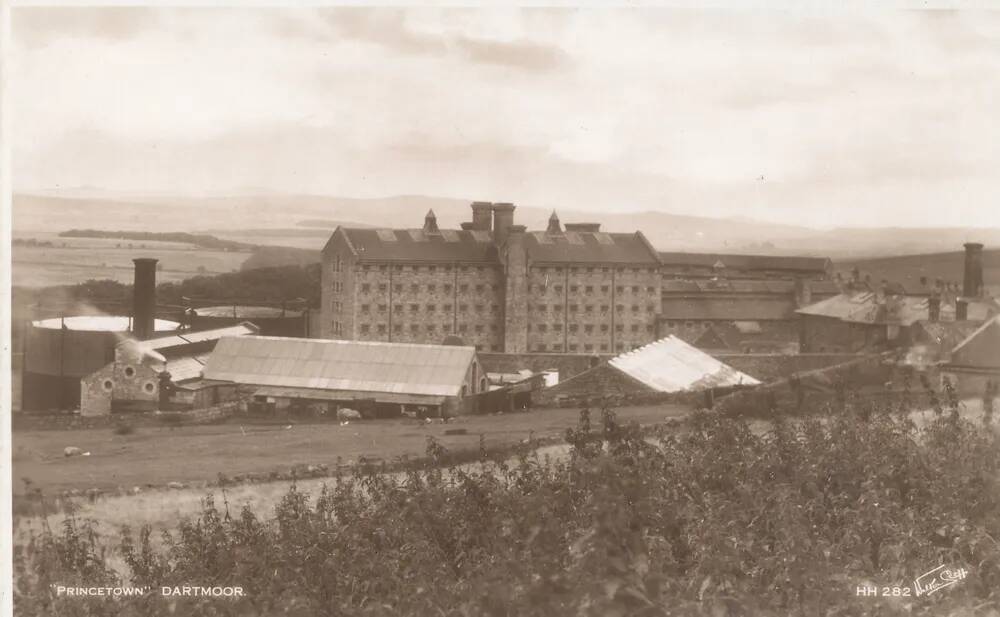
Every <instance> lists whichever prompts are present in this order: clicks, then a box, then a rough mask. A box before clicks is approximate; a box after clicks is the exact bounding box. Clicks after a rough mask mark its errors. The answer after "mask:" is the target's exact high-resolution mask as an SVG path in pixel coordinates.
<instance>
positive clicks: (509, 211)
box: [493, 203, 514, 246]
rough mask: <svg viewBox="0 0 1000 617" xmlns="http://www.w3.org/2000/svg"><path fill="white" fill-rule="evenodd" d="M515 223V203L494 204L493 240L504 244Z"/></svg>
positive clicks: (498, 243)
mask: <svg viewBox="0 0 1000 617" xmlns="http://www.w3.org/2000/svg"><path fill="white" fill-rule="evenodd" d="M513 224H514V204H510V203H499V204H493V241H494V242H496V243H497V246H502V245H503V243H504V242H505V241H506V240H507V233H508V232H509V231H510V227H511V225H513Z"/></svg>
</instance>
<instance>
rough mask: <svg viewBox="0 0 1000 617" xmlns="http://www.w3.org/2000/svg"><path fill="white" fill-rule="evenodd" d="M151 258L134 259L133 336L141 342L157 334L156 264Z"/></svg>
mask: <svg viewBox="0 0 1000 617" xmlns="http://www.w3.org/2000/svg"><path fill="white" fill-rule="evenodd" d="M157 261H158V260H156V259H153V258H151V257H140V258H137V259H133V260H132V263H134V264H135V282H134V284H133V286H132V335H133V336H134V337H135V338H137V339H139V340H140V341H141V340H145V339H148V338H152V336H153V333H154V332H156V328H155V323H154V320H155V319H156V262H157Z"/></svg>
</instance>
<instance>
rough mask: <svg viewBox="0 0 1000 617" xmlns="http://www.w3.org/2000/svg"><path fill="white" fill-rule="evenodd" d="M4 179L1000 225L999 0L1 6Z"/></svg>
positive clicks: (786, 218) (31, 183) (823, 222)
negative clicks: (924, 8)
mask: <svg viewBox="0 0 1000 617" xmlns="http://www.w3.org/2000/svg"><path fill="white" fill-rule="evenodd" d="M12 30H13V35H14V37H13V39H14V40H13V45H12V46H11V48H12V49H11V56H10V60H11V86H12V88H13V90H12V96H11V99H12V103H13V111H14V116H13V118H12V122H11V125H12V127H13V132H14V138H15V140H14V144H13V149H12V160H13V168H14V185H15V189H16V190H18V191H37V190H52V189H67V188H74V187H94V188H99V189H104V190H109V191H128V192H156V193H163V192H181V193H186V194H197V193H204V192H208V193H234V192H237V193H238V192H248V191H264V190H266V191H276V192H290V193H309V194H327V195H338V196H345V197H381V196H389V195H398V194H422V195H432V196H442V197H458V198H468V199H486V200H492V201H513V202H517V203H523V204H525V205H537V206H556V207H563V208H566V207H572V208H574V209H589V210H594V211H609V210H616V211H629V210H664V211H670V212H675V213H682V214H697V215H712V216H726V217H751V218H756V219H762V220H769V221H780V222H789V223H796V224H805V225H813V226H824V227H825V226H841V225H899V226H923V225H954V226H966V225H968V226H995V227H1000V12H997V13H963V12H958V13H956V12H945V11H935V12H888V11H886V12H879V13H859V12H853V13H849V14H848V13H844V14H804V13H803V14H799V13H790V12H735V11H727V12H696V11H691V10H679V9H642V10H622V9H619V10H610V9H604V10H600V9H587V10H555V9H549V10H539V9H531V10H518V11H515V10H492V9H490V10H485V9H479V10H456V9H429V8H418V9H405V10H388V9H386V10H383V9H367V8H362V9H358V8H326V9H317V8H309V9H249V10H247V9H240V10H235V9H136V8H129V9H124V8H102V9H97V8H88V9H65V8H63V9H52V8H25V7H21V8H15V9H13V16H12Z"/></svg>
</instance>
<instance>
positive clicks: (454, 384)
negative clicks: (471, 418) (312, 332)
mask: <svg viewBox="0 0 1000 617" xmlns="http://www.w3.org/2000/svg"><path fill="white" fill-rule="evenodd" d="M475 355H476V350H475V348H474V347H457V346H445V345H417V344H410V343H377V342H362V341H333V340H320V339H300V338H286V337H273V336H252V337H226V338H223V339H222V340H221V341H219V344H218V345H217V346H216V348H215V351H213V352H212V355H211V357H210V358H209V360H208V364H207V365H206V367H205V371H204V376H205V379H213V380H219V381H232V382H236V383H242V384H253V385H260V386H285V387H295V388H314V389H324V390H352V391H364V392H392V393H398V394H420V395H429V396H456V395H458V394H459V392H460V390H461V387H462V385H463V383H464V381H465V376H466V374H467V372H468V370H469V367H470V365H471V364H472V362H473V360H474V359H475Z"/></svg>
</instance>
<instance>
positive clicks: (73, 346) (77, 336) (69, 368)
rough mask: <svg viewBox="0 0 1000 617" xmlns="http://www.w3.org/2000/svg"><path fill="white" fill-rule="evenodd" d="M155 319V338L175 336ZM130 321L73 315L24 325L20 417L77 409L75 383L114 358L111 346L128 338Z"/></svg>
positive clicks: (168, 325)
mask: <svg viewBox="0 0 1000 617" xmlns="http://www.w3.org/2000/svg"><path fill="white" fill-rule="evenodd" d="M179 327H180V324H179V323H178V322H176V321H168V320H164V319H157V320H156V321H155V329H156V331H157V332H168V331H170V330H176V329H178V328H179ZM130 330H131V319H130V318H129V317H118V316H111V315H76V316H72V317H54V318H50V319H41V320H38V321H33V322H31V323H30V324H28V327H27V329H26V332H25V334H26V336H25V343H24V373H23V377H22V380H23V381H22V392H23V394H22V404H21V407H22V409H24V410H25V411H45V410H67V409H75V408H77V407H79V405H80V379H81V378H83V377H86V376H87V375H89V374H91V373H93V372H94V371H96V370H97V369H99V368H101V367H103V366H104V365H106V364H107V363H109V362H111V361H112V360H114V358H115V345H117V344H118V343H119V342H120V341H121V340H123V339H124V338H126V337H128V336H129V332H130Z"/></svg>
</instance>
